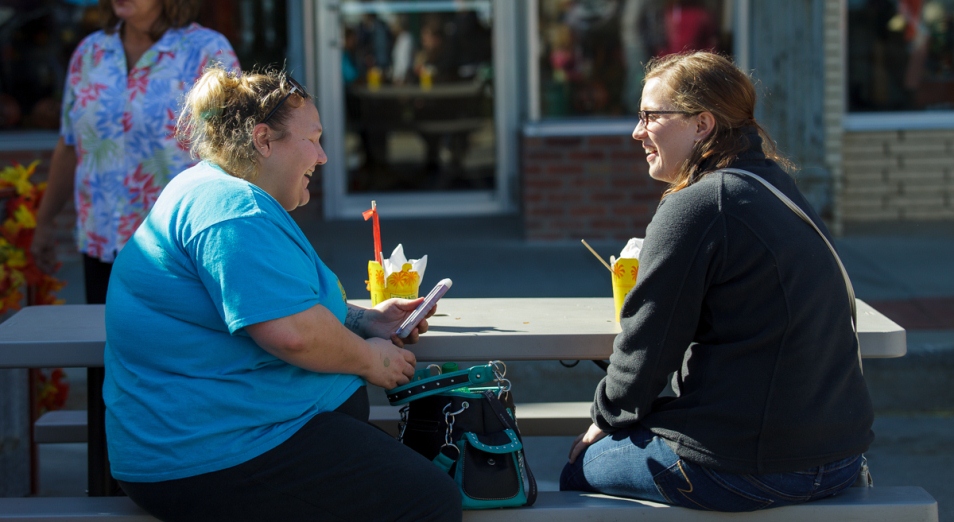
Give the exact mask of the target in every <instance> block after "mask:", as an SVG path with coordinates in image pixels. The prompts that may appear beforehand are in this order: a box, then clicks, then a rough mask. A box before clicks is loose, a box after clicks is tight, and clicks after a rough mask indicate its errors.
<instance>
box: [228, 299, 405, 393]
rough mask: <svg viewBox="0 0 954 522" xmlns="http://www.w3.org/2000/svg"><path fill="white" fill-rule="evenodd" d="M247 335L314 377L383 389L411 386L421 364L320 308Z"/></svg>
mask: <svg viewBox="0 0 954 522" xmlns="http://www.w3.org/2000/svg"><path fill="white" fill-rule="evenodd" d="M245 330H246V331H247V332H248V333H249V335H251V336H252V339H254V340H255V342H256V343H258V345H259V346H261V347H262V348H263V349H264V350H265V351H267V352H268V353H270V354H272V355H274V356H275V357H278V358H279V359H281V360H283V361H285V362H287V363H289V364H293V365H295V366H298V367H301V368H304V369H306V370H311V371H314V372H323V373H348V374H353V375H359V376H361V377H364V378H365V379H366V380H367V381H368V382H369V383H371V384H374V385H377V386H380V387H382V388H384V389H391V388H394V387H396V386H400V385H402V384H407V383H408V382H409V381H410V378H411V377H412V376H413V375H414V364H415V363H416V362H417V359H416V358H415V357H414V354H413V353H411V352H410V351H408V350H405V349H403V348H399V347H397V346H395V345H394V344H392V343H391V341H388V340H384V339H380V338H371V339H367V340H365V339H361V338H360V337H358V335H356V334H355V333H353V332H351V331H350V330H348V329H347V328H346V327H345V326H343V325H342V324H341V323H340V322H339V321H338V319H337V318H336V317H335V316H334V315H333V314H332V313H331V312H330V311H328V309H327V308H325V307H323V306H321V305H316V306H313V307H311V308H309V309H307V310H305V311H302V312H299V313H297V314H294V315H290V316H287V317H282V318H279V319H273V320H271V321H265V322H263V323H257V324H253V325H249V326H247V327H246V328H245Z"/></svg>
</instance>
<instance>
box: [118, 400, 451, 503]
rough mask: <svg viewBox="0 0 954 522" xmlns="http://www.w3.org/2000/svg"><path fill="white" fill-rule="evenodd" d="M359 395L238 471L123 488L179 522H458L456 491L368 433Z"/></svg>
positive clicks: (382, 437)
mask: <svg viewBox="0 0 954 522" xmlns="http://www.w3.org/2000/svg"><path fill="white" fill-rule="evenodd" d="M368 411H369V407H368V396H367V391H366V390H365V388H360V389H359V390H358V391H357V392H355V394H354V395H353V396H352V397H351V398H350V399H348V400H347V401H346V402H345V403H344V404H342V405H341V407H339V408H338V409H337V410H335V411H333V412H328V413H322V414H319V415H316V416H315V417H314V418H313V419H312V420H311V421H309V422H308V423H307V424H305V426H303V427H302V428H301V429H300V430H298V432H297V433H296V434H295V435H293V436H292V437H291V438H290V439H289V440H287V441H285V442H284V443H283V444H281V445H279V446H278V447H276V448H275V449H273V450H271V451H268V452H266V453H265V454H263V455H260V456H258V457H256V458H254V459H252V460H250V461H248V462H245V463H243V464H239V465H238V466H235V467H232V468H228V469H224V470H221V471H215V472H212V473H206V474H203V475H198V476H194V477H187V478H183V479H177V480H169V481H165V482H135V483H134V482H120V484H121V485H122V487H123V490H125V492H126V494H127V495H129V497H130V498H132V499H133V501H135V502H136V504H139V505H140V506H141V507H142V508H143V509H145V510H146V511H148V512H149V513H150V514H151V515H153V516H155V517H156V518H159V519H161V520H166V521H178V520H202V521H206V520H209V521H211V520H222V521H236V520H254V521H271V520H275V521H283V522H284V521H295V520H309V521H316V520H336V521H337V520H341V521H349V522H350V521H365V520H407V521H426V520H433V521H444V520H448V521H451V520H453V521H458V520H461V517H462V512H461V498H460V493H459V490H458V489H457V485H456V484H455V483H454V481H452V480H451V479H450V477H449V476H448V475H447V474H446V473H444V472H442V471H441V470H440V469H438V467H437V466H435V465H434V464H433V463H431V462H429V461H428V460H427V459H425V458H424V457H422V456H420V455H419V454H417V453H416V452H414V451H412V450H410V449H408V448H406V447H405V446H403V445H401V444H400V443H398V442H397V441H396V440H394V438H392V437H391V436H390V435H388V434H387V433H385V432H384V431H382V430H380V429H378V428H377V427H376V426H374V425H372V424H369V423H368V422H367V419H368Z"/></svg>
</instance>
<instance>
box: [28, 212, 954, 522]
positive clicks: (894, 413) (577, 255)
mask: <svg viewBox="0 0 954 522" xmlns="http://www.w3.org/2000/svg"><path fill="white" fill-rule="evenodd" d="M379 210H380V211H381V213H382V218H381V232H382V243H383V244H382V247H383V249H384V254H385V255H386V256H387V255H390V252H391V251H392V250H393V249H394V247H395V246H396V245H397V243H399V242H400V243H402V244H403V245H404V251H405V253H406V254H407V255H408V256H409V257H412V258H418V257H420V256H422V255H424V254H427V255H428V267H427V271H426V272H425V275H424V281H423V286H424V287H428V288H429V287H430V286H431V285H433V284H434V283H435V282H436V281H438V280H440V279H441V278H444V277H450V278H452V279H453V280H454V287H453V289H452V290H451V292H450V293H449V294H448V297H543V296H550V297H601V296H609V295H610V291H611V290H610V281H609V277H608V274H607V272H606V269H605V268H604V267H603V266H602V265H601V264H600V263H599V262H598V261H597V260H596V259H594V258H593V256H592V254H590V253H589V252H588V251H587V250H586V249H585V248H584V247H583V246H582V245H581V244H580V243H579V242H578V241H572V242H565V243H558V244H552V243H548V244H535V243H528V242H525V241H524V240H523V239H522V237H521V226H520V221H519V217H517V216H495V217H481V218H445V219H426V220H425V219H418V220H396V219H393V220H392V219H389V218H388V217H387V209H379ZM315 212H316V211H315V209H312V208H310V206H307V207H304V208H302V209H298V210H296V211H295V212H294V213H293V215H294V216H295V218H296V220H297V221H298V222H299V223H300V225H301V226H302V229H303V230H304V231H305V233H306V234H307V235H308V237H309V238H310V239H311V241H312V243H313V244H314V245H315V248H316V250H317V251H318V254H319V256H321V258H322V259H323V260H324V261H325V263H326V264H327V265H328V266H329V267H330V268H331V269H332V270H333V271H334V272H335V273H337V274H338V276H339V279H340V280H341V283H342V286H343V287H344V289H345V291H346V292H347V294H348V296H349V297H350V298H352V299H365V298H367V295H368V294H367V291H366V289H365V283H364V281H365V279H366V278H367V261H368V259H370V258H371V256H372V253H373V246H372V244H373V242H372V233H371V223H370V222H364V221H360V218H359V219H358V220H355V221H344V222H341V221H338V222H324V221H322V220H321V219H319V218H318V217H317V216H316V214H315ZM581 239H587V240H588V241H589V239H588V238H581ZM590 244H591V245H592V246H593V247H594V248H595V249H596V250H597V252H599V253H600V254H601V255H602V256H603V257H604V258H609V256H610V255H611V254H616V255H618V254H619V250H620V248H621V247H622V244H618V243H616V242H605V241H604V242H590ZM836 246H837V247H838V249H839V252H840V254H841V256H842V259H843V261H844V263H845V265H846V268H847V269H848V272H849V275H850V276H851V278H852V282H853V284H854V287H855V292H856V294H857V296H858V297H859V298H860V299H863V300H865V301H866V302H868V303H870V304H872V305H874V306H875V307H876V308H877V309H879V310H880V311H882V313H884V314H885V315H888V316H889V317H891V318H892V319H893V320H894V321H895V322H897V323H899V324H900V325H902V326H904V327H905V328H906V329H908V336H907V340H908V350H909V353H908V355H907V356H905V357H903V358H901V359H888V360H870V359H869V360H866V361H865V375H866V378H867V379H868V384H869V389H870V390H871V393H872V397H873V400H874V402H875V407H876V410H877V419H876V422H875V427H874V430H875V434H876V440H875V443H874V445H873V446H872V448H871V450H870V451H869V452H868V453H867V456H868V459H869V463H870V464H871V466H872V472H873V474H874V477H875V484H876V485H884V486H888V485H918V486H922V487H924V488H925V489H926V490H928V492H929V493H931V494H932V495H933V496H934V497H935V498H936V499H937V500H938V502H939V506H940V519H941V520H942V521H945V520H946V521H949V522H954V479H952V477H951V474H950V470H951V469H952V468H954V446H952V445H951V441H954V415H952V413H954V390H952V387H951V386H950V385H949V384H948V381H949V379H950V377H951V376H952V375H954V314H952V313H951V309H950V308H946V307H948V306H951V303H954V270H952V268H951V267H952V262H951V260H952V259H954V226H951V223H941V224H908V225H892V226H890V227H877V226H870V227H864V228H856V229H850V230H848V231H847V234H846V235H845V236H844V237H842V238H839V239H838V240H836ZM61 277H63V278H65V279H67V280H68V281H69V282H70V287H68V288H67V289H66V290H65V291H64V293H63V295H64V296H65V297H67V299H68V302H71V303H76V302H83V301H82V295H83V294H82V288H81V286H82V279H81V268H80V266H79V263H78V262H77V261H76V260H74V261H72V262H71V263H67V264H66V266H64V269H63V271H62V272H61ZM508 368H509V373H508V377H510V378H511V379H512V380H513V382H514V384H515V390H514V392H515V394H516V397H517V399H518V401H523V402H534V401H543V400H551V401H570V400H575V401H584V400H590V399H591V398H592V391H593V389H594V387H595V385H596V383H597V382H598V381H599V378H600V376H601V370H599V369H598V368H597V367H596V366H595V365H593V364H590V363H586V362H581V363H580V364H579V365H578V366H577V367H575V368H565V367H563V366H561V365H560V364H559V363H556V362H534V363H530V362H513V363H511V364H509V365H508ZM70 376H71V378H72V379H73V385H74V387H73V392H72V393H73V394H74V397H71V400H70V403H71V404H72V405H78V406H76V407H79V408H84V407H85V402H84V401H85V389H84V388H85V382H83V381H85V372H83V371H73V370H71V371H70ZM541 380H542V381H543V382H552V383H559V385H554V386H552V387H549V388H548V387H546V386H540V385H533V384H530V383H532V382H533V381H537V382H540V381H541ZM521 383H528V384H526V385H521ZM544 390H546V391H544ZM377 400H378V401H380V402H379V403H384V398H383V394H382V395H381V397H380V398H379V399H377ZM570 441H571V438H567V437H533V438H530V440H528V443H527V447H528V461H529V462H530V463H531V464H532V466H533V469H534V473H535V474H536V475H537V477H538V480H539V481H540V482H541V484H540V485H541V487H542V488H545V489H555V488H556V484H557V480H558V477H559V471H560V469H561V468H562V463H563V461H564V459H565V457H566V453H567V450H568V448H569V444H570ZM40 465H41V488H42V491H41V493H42V494H44V495H70V494H71V495H82V494H83V491H84V488H85V467H86V451H85V446H84V445H44V446H41V448H40Z"/></svg>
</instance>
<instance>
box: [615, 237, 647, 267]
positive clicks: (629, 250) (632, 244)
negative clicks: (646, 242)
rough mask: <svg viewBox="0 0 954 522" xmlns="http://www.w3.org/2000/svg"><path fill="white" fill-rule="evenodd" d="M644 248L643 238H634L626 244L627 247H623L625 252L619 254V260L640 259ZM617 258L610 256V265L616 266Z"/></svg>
mask: <svg viewBox="0 0 954 522" xmlns="http://www.w3.org/2000/svg"><path fill="white" fill-rule="evenodd" d="M642 248H643V238H641V237H634V238H631V239H630V240H629V241H627V242H626V245H625V246H624V247H623V250H621V251H620V253H619V259H623V258H632V259H639V251H640V250H642ZM615 263H616V258H615V257H612V256H610V264H611V265H612V264H615Z"/></svg>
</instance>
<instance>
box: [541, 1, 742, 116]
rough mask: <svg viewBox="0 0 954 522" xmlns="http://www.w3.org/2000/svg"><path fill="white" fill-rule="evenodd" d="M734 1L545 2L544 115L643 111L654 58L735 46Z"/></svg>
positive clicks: (724, 50)
mask: <svg viewBox="0 0 954 522" xmlns="http://www.w3.org/2000/svg"><path fill="white" fill-rule="evenodd" d="M732 4H733V2H732V0H538V13H537V16H538V26H539V34H538V38H539V44H538V49H539V55H538V58H539V70H540V85H539V100H540V101H539V104H540V114H541V116H543V117H550V118H560V117H578V116H623V115H632V114H634V113H635V112H636V111H638V110H639V95H640V92H641V90H642V79H643V64H645V63H646V62H647V61H648V60H649V59H650V58H651V57H653V56H661V55H665V54H670V53H675V52H680V51H686V50H695V49H710V50H714V51H717V52H721V53H729V52H730V51H731V49H732V12H731V7H732Z"/></svg>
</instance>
